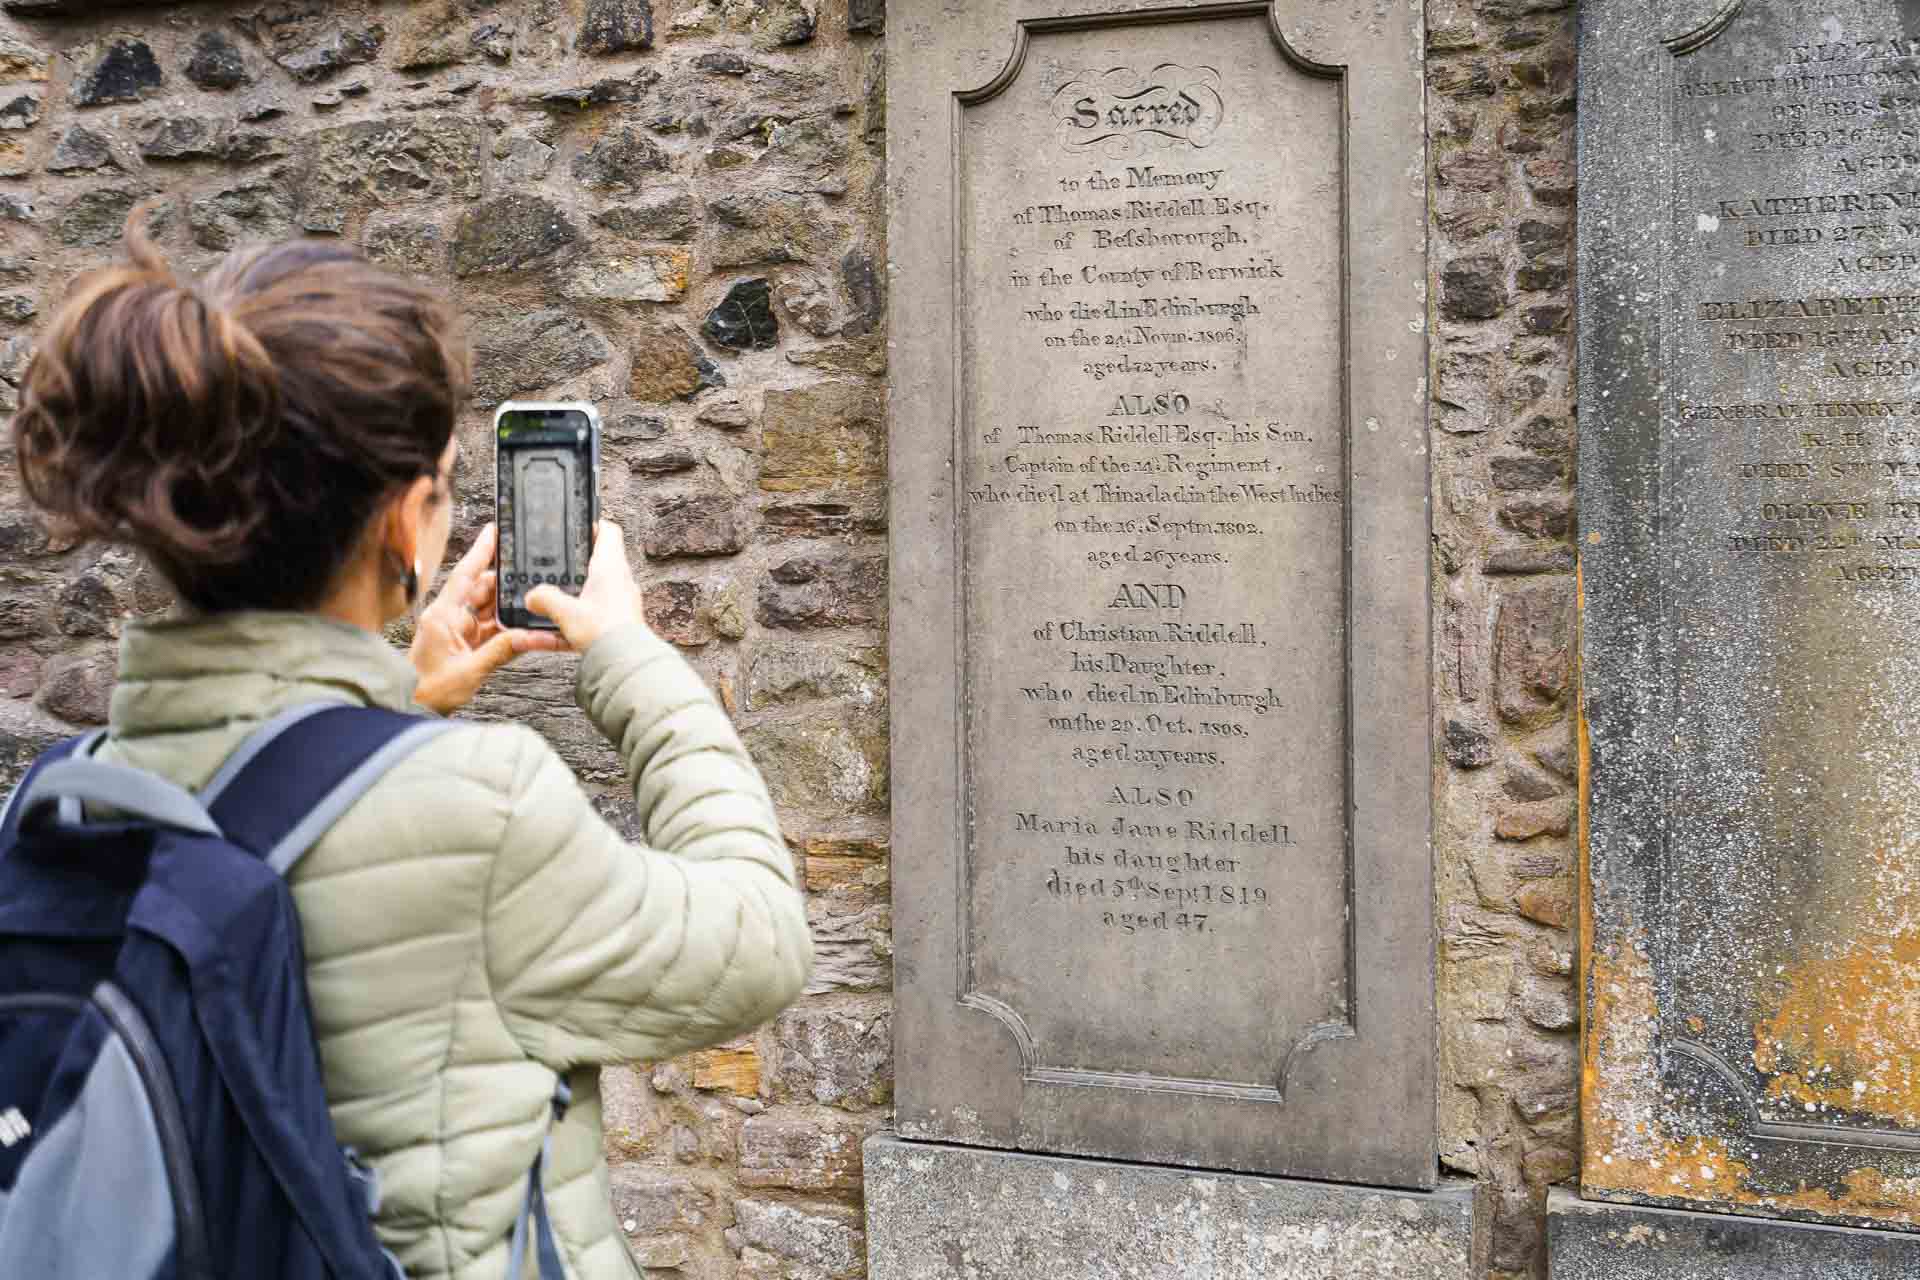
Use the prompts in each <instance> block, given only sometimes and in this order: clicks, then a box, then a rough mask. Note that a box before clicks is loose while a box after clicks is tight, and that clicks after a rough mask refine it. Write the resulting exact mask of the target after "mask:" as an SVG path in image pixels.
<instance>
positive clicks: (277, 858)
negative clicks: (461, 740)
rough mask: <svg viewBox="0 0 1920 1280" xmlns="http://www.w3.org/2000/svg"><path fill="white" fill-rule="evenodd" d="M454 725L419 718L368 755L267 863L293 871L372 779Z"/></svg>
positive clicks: (283, 839)
mask: <svg viewBox="0 0 1920 1280" xmlns="http://www.w3.org/2000/svg"><path fill="white" fill-rule="evenodd" d="M453 727H454V722H453V721H451V720H422V721H421V722H420V723H419V724H416V725H414V726H412V727H411V728H409V729H407V730H406V731H405V732H403V733H401V734H400V735H399V736H398V737H395V738H394V739H392V740H391V741H389V742H388V743H387V744H386V745H385V746H383V747H381V748H380V749H379V750H378V751H376V752H374V753H373V754H372V755H370V756H368V757H367V758H366V760H364V761H363V762H362V763H361V764H360V767H359V768H357V769H355V770H354V771H353V772H352V773H350V774H348V775H347V776H346V777H345V778H342V779H341V780H340V783H339V785H338V786H336V787H334V789H333V790H331V791H329V792H328V793H327V794H326V797H325V798H324V799H322V800H321V801H320V803H319V804H317V805H315V806H314V807H313V808H311V809H309V810H308V811H307V816H306V817H304V818H302V819H301V820H300V822H299V825H297V826H295V827H294V829H293V830H291V831H289V832H287V834H286V835H284V836H282V837H281V838H280V842H279V843H278V844H276V845H274V846H273V848H272V849H270V850H268V851H267V855H266V861H267V865H268V866H270V867H272V868H273V869H274V870H275V871H278V872H279V873H280V874H281V875H283V876H284V875H286V874H287V873H288V872H290V871H292V870H293V868H294V867H295V866H296V865H297V864H298V863H299V861H300V859H302V858H304V857H306V856H307V850H308V849H310V848H312V847H313V844H314V842H315V841H316V840H318V839H319V838H320V837H321V836H323V835H325V834H326V833H327V829H328V828H329V827H331V826H333V824H334V823H336V822H338V821H340V816H341V815H342V814H344V813H345V812H346V811H347V810H349V809H351V808H352V807H353V805H354V802H355V801H356V800H358V799H359V798H360V797H361V796H363V795H365V794H367V792H368V791H369V790H370V789H372V787H373V784H374V783H376V782H378V781H380V779H381V778H383V777H385V776H386V773H387V770H389V769H391V768H393V766H394V765H396V764H399V763H400V761H401V760H403V759H405V758H406V757H407V756H409V755H411V754H413V752H414V751H416V750H418V749H419V748H420V747H421V746H423V745H424V744H425V743H426V742H427V741H428V740H429V739H431V738H437V737H439V736H440V735H441V734H443V733H446V732H447V731H448V730H450V729H452V728H453Z"/></svg>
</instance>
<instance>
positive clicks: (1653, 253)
mask: <svg viewBox="0 0 1920 1280" xmlns="http://www.w3.org/2000/svg"><path fill="white" fill-rule="evenodd" d="M1581 18H1582V26H1583V30H1582V36H1581V41H1582V43H1581V61H1580V66H1581V74H1582V84H1581V92H1580V133H1581V137H1580V154H1581V158H1582V159H1581V173H1580V224H1579V238H1580V262H1579V279H1580V305H1579V313H1580V325H1581V330H1580V347H1581V369H1580V395H1581V404H1580V430H1581V437H1582V444H1581V463H1580V524H1581V539H1580V541H1581V546H1582V571H1583V581H1584V606H1583V634H1584V649H1583V653H1584V657H1583V672H1584V676H1583V685H1584V709H1585V716H1586V735H1585V737H1586V741H1587V744H1588V746H1587V756H1588V767H1587V775H1588V804H1587V821H1586V826H1587V832H1588V839H1587V856H1586V862H1587V868H1588V870H1587V904H1588V916H1587V919H1586V921H1585V922H1584V923H1585V926H1586V927H1585V930H1584V932H1585V936H1586V940H1585V952H1586V954H1585V987H1586V1001H1587V1008H1586V1015H1587V1016H1586V1042H1585V1054H1586V1070H1585V1072H1584V1079H1585V1093H1584V1099H1583V1107H1582V1116H1581V1120H1582V1124H1581V1128H1582V1133H1583V1141H1584V1158H1583V1166H1582V1171H1581V1187H1582V1190H1583V1192H1584V1194H1586V1195H1587V1196H1589V1197H1601V1198H1610V1199H1617V1200H1628V1201H1635V1202H1639V1203H1643V1204H1653V1205H1672V1206H1683V1207H1685V1206H1691V1207H1706V1208H1711V1209H1715V1210H1720V1211H1733V1212H1738V1213H1750V1214H1762V1215H1770V1216H1776V1217H1783V1218H1808V1219H1823V1220H1831V1221H1838V1222H1845V1223H1853V1224H1857V1225H1881V1226H1898V1227H1913V1226H1916V1225H1920V834H1917V833H1920V681H1917V680H1916V676H1920V658H1917V657H1916V648H1915V643H1914V636H1915V623H1916V620H1920V323H1916V321H1917V320H1920V6H1917V5H1915V4H1913V3H1908V2H1905V0H1900V2H1896V0H1833V2H1832V3H1828V4H1823V5H1820V6H1809V5H1807V4H1804V3H1801V2H1799V0H1744V2H1742V0H1728V2H1724V3H1723V2H1721V0H1714V2H1713V3H1708V2H1706V0H1699V2H1696V3H1688V4H1682V5H1679V6H1674V5H1672V4H1669V3H1664V2H1663V3H1653V2H1652V0H1585V3H1583V4H1582V9H1581ZM1581 1274H1585V1273H1581ZM1671 1274H1680V1273H1679V1272H1673V1273H1671ZM1702 1274H1704V1273H1702ZM1714 1274H1719V1273H1718V1272H1716V1273H1714ZM1743 1274H1756V1275H1757V1274H1763V1273H1762V1272H1761V1271H1759V1270H1755V1271H1751V1272H1747V1273H1743ZM1764 1274H1769V1275H1771V1274H1775V1272H1772V1271H1766V1272H1764ZM1780 1274H1785V1273H1784V1272H1781V1273H1780ZM1796 1274H1799V1273H1796ZM1806 1274H1812V1273H1811V1272H1808V1273H1806ZM1821 1274H1826V1273H1825V1272H1822V1273H1821ZM1833 1274H1840V1272H1838V1271H1835V1272H1833ZM1848 1274H1853V1273H1851V1272H1849V1273H1848ZM1875 1274H1893V1273H1892V1272H1885V1273H1881V1272H1876V1273H1875ZM1900 1274H1903V1275H1904V1274H1908V1272H1906V1271H1902V1272H1900Z"/></svg>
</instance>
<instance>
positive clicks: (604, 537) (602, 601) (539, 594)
mask: <svg viewBox="0 0 1920 1280" xmlns="http://www.w3.org/2000/svg"><path fill="white" fill-rule="evenodd" d="M527 608H529V609H531V610H532V611H533V612H535V613H537V614H539V615H540V616H541V617H543V618H549V619H551V620H552V621H553V622H554V623H555V624H556V625H557V626H558V627H559V628H560V634H561V635H562V636H564V637H565V638H566V641H567V647H568V648H570V649H572V650H573V651H574V652H575V653H585V652H586V651H587V650H589V649H591V648H592V647H593V644H594V641H596V640H598V639H599V638H600V637H601V636H603V635H605V634H607V632H609V631H617V630H618V629H620V628H621V627H624V626H626V625H627V624H628V623H632V622H639V623H642V624H644V623H645V622H646V615H645V613H644V612H643V610H642V606H641V601H640V584H639V583H637V582H635V581H634V580H633V570H632V569H630V568H628V567H627V543H626V539H625V538H624V537H623V536H622V535H621V533H620V526H619V525H617V524H615V523H614V522H613V521H611V520H602V521H601V522H600V524H599V525H598V527H596V528H595V530H594V537H593V557H592V558H591V559H590V560H588V561H587V582H586V585H585V586H583V587H581V588H580V594H579V595H577V596H570V595H568V594H567V593H566V592H564V591H562V590H561V589H560V588H559V587H556V586H553V585H551V584H548V583H542V584H541V585H540V586H537V587H535V588H534V589H533V590H531V591H529V592H527Z"/></svg>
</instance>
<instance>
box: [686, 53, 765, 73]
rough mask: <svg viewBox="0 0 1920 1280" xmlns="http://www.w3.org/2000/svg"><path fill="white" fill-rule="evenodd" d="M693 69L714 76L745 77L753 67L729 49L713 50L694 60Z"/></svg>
mask: <svg viewBox="0 0 1920 1280" xmlns="http://www.w3.org/2000/svg"><path fill="white" fill-rule="evenodd" d="M693 69H694V70H695V71H704V72H706V73H707V74H708V75H712V76H743V75H745V74H747V72H749V71H751V70H753V65H752V64H751V63H749V62H748V61H747V60H746V59H745V58H743V57H741V56H740V55H739V54H737V53H734V52H733V51H731V50H729V49H712V50H709V51H708V52H706V53H703V54H701V55H700V56H699V57H697V58H695V59H694V60H693Z"/></svg>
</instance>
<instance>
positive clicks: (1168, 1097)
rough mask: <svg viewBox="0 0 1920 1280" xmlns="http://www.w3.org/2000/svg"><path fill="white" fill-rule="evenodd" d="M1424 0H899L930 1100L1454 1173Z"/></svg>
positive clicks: (967, 1134)
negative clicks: (1438, 1013) (1433, 597)
mask: <svg viewBox="0 0 1920 1280" xmlns="http://www.w3.org/2000/svg"><path fill="white" fill-rule="evenodd" d="M1422 21H1423V19H1422V9H1421V6H1420V5H1419V4H1418V3H1413V4H1406V3H1400V2H1396V3H1395V4H1393V5H1391V6H1385V7H1381V6H1358V7H1356V6H1341V5H1328V4H1324V3H1319V2H1318V0H1278V3H1274V4H1271V5H1270V4H1267V3H1239V2H1233V3H1195V2H1192V0H1187V2H1175V3H1171V4H1170V3H1167V2H1166V0H982V2H980V3H971V2H970V3H968V4H966V5H958V6H956V5H953V4H948V3H941V2H940V0H905V2H904V3H898V2H897V3H894V4H891V5H890V6H889V9H888V15H887V22H888V41H887V56H888V60H889V70H888V76H887V83H888V86H889V100H888V126H887V140H888V162H887V173H888V184H889V208H890V218H891V222H890V232H889V235H888V245H889V253H890V255H891V257H892V262H891V264H890V265H891V279H892V296H894V297H895V298H911V299H913V306H914V313H915V316H916V321H915V323H914V324H913V325H911V326H908V327H906V328H903V329H899V330H898V331H897V332H895V333H894V334H892V336H891V338H890V344H889V350H890V356H889V368H890V371H891V378H892V382H891V394H890V397H889V415H890V416H889V421H890V446H889V449H888V462H889V468H890V486H891V500H890V504H889V506H890V510H891V511H892V512H893V513H894V514H893V518H892V519H891V521H890V529H891V533H892V555H891V559H890V562H889V565H890V590H891V595H892V603H891V608H890V611H889V616H890V617H891V619H892V625H891V628H890V635H891V643H892V663H891V669H892V672H893V682H892V690H891V705H892V710H893V714H892V724H893V736H892V751H893V757H892V769H891V777H892V781H893V806H892V811H893V813H894V815H895V841H894V849H895V858H896V863H895V876H894V880H893V885H894V922H895V929H894V936H895V938H896V939H897V941H898V945H899V952H898V954H897V957H896V970H895V971H896V976H897V982H896V995H897V998H898V1002H899V1003H898V1015H897V1022H896V1026H895V1043H896V1046H897V1052H898V1084H897V1089H898V1092H897V1099H896V1101H897V1115H898V1123H899V1125H900V1130H901V1132H902V1134H903V1135H904V1136H907V1137H911V1138H921V1139H928V1140H945V1141H956V1142H963V1143H972V1144H980V1145H987V1146H997V1147H1005V1148H1013V1149H1020V1150H1035V1151H1050V1152H1062V1153H1069V1154H1076V1155H1089V1156H1102V1157H1115V1158H1124V1159H1136V1160H1142V1161H1147V1162H1152V1163H1161V1164H1190V1165H1194V1166H1199V1167H1210V1168H1225V1169H1235V1170H1240V1171H1244V1172H1255V1173H1267V1174H1275V1175H1282V1176H1289V1177H1299V1176H1310V1177H1322V1178H1337V1179H1342V1180H1348V1181H1354V1182H1362V1183H1372V1184H1377V1185H1401V1186H1423V1185H1429V1184H1430V1183H1431V1182H1432V1181H1433V1179H1434V1178H1435V1177H1436V1176H1437V1160H1436V1157H1435V1151H1434V1132H1433V1131H1434V1124H1433V1117H1434V1110H1435V1108H1434V1056H1435V1035H1434V1023H1433V981H1432V967H1433V921H1432V891H1431V874H1432V873H1431V858H1430V853H1429V849H1430V841H1429V832H1430V828H1431V816H1430V811H1431V788H1430V785H1429V782H1428V779H1429V778H1430V777H1431V772H1432V769H1431V744H1432V735H1431V725H1430V717H1429V687H1430V686H1429V680H1428V672H1429V669H1430V661H1429V658H1430V654H1429V643H1428V613H1429V609H1428V589H1427V583H1428V567H1427V566H1428V561H1429V558H1430V547H1431V543H1430V537H1429V521H1428V513H1427V501H1428V468H1427V459H1428V449H1427V419H1426V415H1427V405H1428V398H1427V394H1426V386H1425V374H1426V369H1427V364H1426V310H1427V307H1426V297H1425V290H1424V282H1425V280H1426V266H1425V230H1424V228H1425V225H1426V187H1425V181H1426V180H1425V174H1426V166H1425V160H1424V145H1425V144H1424V138H1425V133H1424V122H1423V121H1424V118H1423V96H1422V67H1423V62H1422V59H1421V56H1420V49H1421V34H1422Z"/></svg>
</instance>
